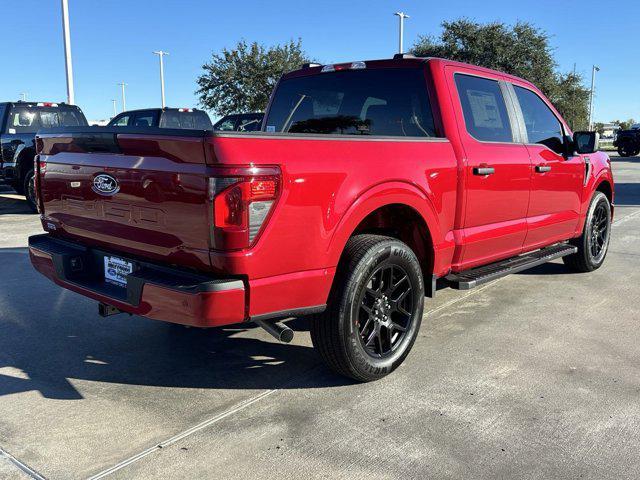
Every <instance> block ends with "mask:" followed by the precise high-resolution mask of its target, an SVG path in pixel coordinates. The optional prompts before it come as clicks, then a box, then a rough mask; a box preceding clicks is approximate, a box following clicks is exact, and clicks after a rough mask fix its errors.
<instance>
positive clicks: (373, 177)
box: [207, 134, 457, 279]
mask: <svg viewBox="0 0 640 480" xmlns="http://www.w3.org/2000/svg"><path fill="white" fill-rule="evenodd" d="M208 148H209V152H208V153H207V155H208V157H209V158H210V161H211V162H215V163H220V164H225V165H234V164H235V165H279V166H280V167H281V169H282V182H283V184H282V187H283V188H282V195H281V198H280V199H279V201H278V203H277V205H276V207H275V210H274V212H273V214H272V217H271V219H270V220H269V222H268V224H267V225H266V227H265V229H264V231H263V232H262V234H261V236H260V238H259V239H258V242H257V244H256V245H255V247H254V248H253V249H251V250H249V251H247V252H237V253H232V254H229V253H218V252H212V255H211V259H212V266H213V267H214V268H217V269H219V270H221V271H225V270H226V271H234V272H238V273H246V274H247V275H248V276H249V278H250V279H252V278H256V279H257V278H262V277H267V276H272V275H280V274H290V273H293V272H300V271H309V270H316V269H325V268H332V267H335V266H336V265H337V263H338V261H339V258H340V255H341V253H342V251H343V249H344V245H345V244H346V242H347V240H348V238H349V236H350V235H351V233H352V232H353V230H354V229H355V227H356V226H357V225H358V223H360V221H361V220H362V219H364V218H365V217H366V216H367V215H368V214H369V213H370V212H372V211H374V210H375V209H376V208H378V207H381V206H384V205H388V204H393V203H403V204H407V205H409V206H411V207H413V208H414V209H415V210H416V211H417V212H418V213H420V214H421V215H422V216H423V218H424V219H425V222H426V223H427V225H428V226H429V228H430V233H431V235H432V237H433V243H434V245H435V247H436V249H440V248H443V245H447V244H449V243H450V244H451V248H452V246H453V240H452V238H451V237H452V235H451V233H450V232H451V230H452V226H453V223H454V219H455V213H456V212H455V206H456V182H457V171H456V169H457V165H456V160H455V155H454V153H453V149H452V147H451V144H450V143H449V142H448V141H447V140H444V139H442V140H422V139H415V140H414V139H412V140H409V139H396V138H389V139H367V140H359V139H353V138H349V137H342V138H336V137H330V138H327V137H324V138H317V137H315V138H309V137H306V136H305V137H302V136H293V135H287V136H278V135H271V136H270V135H247V134H244V135H242V134H241V135H236V136H234V135H220V136H214V137H212V138H211V140H210V141H209V144H208Z"/></svg>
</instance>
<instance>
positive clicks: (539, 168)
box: [536, 165, 551, 173]
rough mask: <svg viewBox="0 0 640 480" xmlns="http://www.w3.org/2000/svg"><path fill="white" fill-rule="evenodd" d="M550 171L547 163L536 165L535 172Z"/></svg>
mask: <svg viewBox="0 0 640 480" xmlns="http://www.w3.org/2000/svg"><path fill="white" fill-rule="evenodd" d="M550 171H551V167H550V166H549V165H536V172H537V173H545V172H550Z"/></svg>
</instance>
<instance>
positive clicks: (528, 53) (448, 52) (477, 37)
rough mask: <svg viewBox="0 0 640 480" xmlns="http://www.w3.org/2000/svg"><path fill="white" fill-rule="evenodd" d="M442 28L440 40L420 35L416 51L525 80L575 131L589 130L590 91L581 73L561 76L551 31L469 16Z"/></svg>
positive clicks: (416, 53)
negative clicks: (539, 91)
mask: <svg viewBox="0 0 640 480" xmlns="http://www.w3.org/2000/svg"><path fill="white" fill-rule="evenodd" d="M442 29H443V30H442V33H441V34H440V35H439V36H438V37H432V36H421V37H419V39H418V42H417V43H416V44H415V45H414V46H413V49H412V52H413V53H414V54H415V55H418V56H431V57H443V58H448V59H451V60H458V61H461V62H465V63H471V64H473V65H479V66H483V67H487V68H492V69H495V70H500V71H502V72H506V73H509V74H512V75H516V76H518V77H522V78H524V79H526V80H529V81H530V82H532V83H533V84H535V85H536V86H537V87H538V88H540V90H542V92H543V93H544V94H545V95H546V96H547V97H549V99H550V100H551V101H552V102H553V104H554V105H555V106H556V108H557V109H558V110H559V111H560V113H561V114H562V115H563V117H564V118H565V120H567V122H568V123H569V126H570V127H571V128H572V129H574V130H578V129H581V128H585V127H586V126H587V123H588V101H589V91H588V90H587V89H586V88H585V87H584V85H583V82H582V78H581V77H580V75H577V74H574V73H567V74H561V73H559V72H557V64H556V61H555V60H554V57H553V50H552V47H551V45H550V42H549V35H547V33H545V32H544V31H542V30H540V29H538V28H536V27H535V26H533V25H531V24H529V23H526V22H518V23H516V24H515V25H513V26H510V25H507V24H504V23H501V22H492V23H487V24H480V23H477V22H474V21H471V20H468V19H464V18H463V19H459V20H455V21H451V22H443V24H442Z"/></svg>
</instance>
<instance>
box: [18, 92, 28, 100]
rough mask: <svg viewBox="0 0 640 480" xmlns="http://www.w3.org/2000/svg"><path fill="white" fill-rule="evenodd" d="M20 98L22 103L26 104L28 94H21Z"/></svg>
mask: <svg viewBox="0 0 640 480" xmlns="http://www.w3.org/2000/svg"><path fill="white" fill-rule="evenodd" d="M20 96H21V97H22V101H23V102H26V101H27V94H26V93H24V92H23V93H21V94H20Z"/></svg>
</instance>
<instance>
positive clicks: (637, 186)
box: [614, 183, 640, 220]
mask: <svg viewBox="0 0 640 480" xmlns="http://www.w3.org/2000/svg"><path fill="white" fill-rule="evenodd" d="M615 189H616V193H615V199H614V203H615V204H616V206H619V207H622V206H625V207H639V206H640V183H616V186H615ZM614 220H615V219H614Z"/></svg>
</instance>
